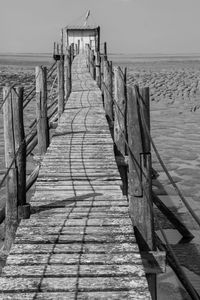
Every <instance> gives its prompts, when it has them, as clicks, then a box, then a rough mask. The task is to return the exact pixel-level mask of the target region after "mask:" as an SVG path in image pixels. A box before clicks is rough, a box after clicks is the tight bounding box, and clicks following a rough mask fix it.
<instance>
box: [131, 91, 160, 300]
mask: <svg viewBox="0 0 200 300" xmlns="http://www.w3.org/2000/svg"><path fill="white" fill-rule="evenodd" d="M127 92H128V100H127V124H128V126H127V127H128V144H129V149H128V152H129V173H128V182H129V183H128V198H129V209H130V215H131V219H132V222H133V225H134V227H135V228H136V229H137V231H138V232H139V234H140V235H141V237H142V239H143V240H144V241H145V243H146V244H147V246H148V248H149V249H150V250H155V249H156V246H155V237H154V222H153V211H152V209H153V208H152V206H153V205H152V195H151V190H152V183H151V169H152V167H151V153H150V141H149V138H148V135H147V132H146V129H147V128H148V130H149V131H150V128H149V127H150V126H149V124H150V117H149V115H150V112H149V90H148V89H143V90H141V91H139V88H137V89H135V88H131V87H129V88H128V89H127ZM147 280H148V283H149V288H150V291H151V296H152V299H154V300H155V299H157V288H156V275H155V274H148V275H147Z"/></svg>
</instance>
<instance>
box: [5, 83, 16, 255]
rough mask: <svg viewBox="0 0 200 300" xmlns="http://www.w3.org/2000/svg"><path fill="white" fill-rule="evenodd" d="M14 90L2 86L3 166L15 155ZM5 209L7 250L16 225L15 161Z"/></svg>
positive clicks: (8, 179) (8, 178) (9, 179)
mask: <svg viewBox="0 0 200 300" xmlns="http://www.w3.org/2000/svg"><path fill="white" fill-rule="evenodd" d="M13 94H14V92H13V90H12V89H11V88H10V87H4V88H3V101H5V103H4V105H3V120H4V143H5V166H6V169H8V168H9V166H10V165H11V163H12V161H13V159H14V157H15V152H16V151H15V139H14V122H13V100H12V96H13ZM6 191H7V199H6V211H5V216H6V219H5V242H4V248H5V249H6V250H9V249H10V247H11V245H12V242H13V240H14V236H15V231H16V228H17V225H18V213H17V165H16V161H15V163H14V164H13V166H12V168H11V169H10V171H9V173H8V176H7V178H6Z"/></svg>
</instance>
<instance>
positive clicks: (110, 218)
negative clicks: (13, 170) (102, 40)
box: [0, 54, 151, 300]
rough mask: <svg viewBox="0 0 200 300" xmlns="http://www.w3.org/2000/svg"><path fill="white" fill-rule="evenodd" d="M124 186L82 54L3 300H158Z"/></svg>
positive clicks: (2, 288)
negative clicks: (153, 296) (154, 299)
mask: <svg viewBox="0 0 200 300" xmlns="http://www.w3.org/2000/svg"><path fill="white" fill-rule="evenodd" d="M121 185H122V182H121V179H120V175H119V171H118V168H117V165H116V162H115V157H114V152H113V140H112V138H111V135H110V131H109V127H108V123H107V120H106V117H105V111H104V108H103V103H102V92H101V90H100V89H99V87H98V86H97V83H96V82H95V81H94V80H93V78H92V77H91V75H90V73H89V72H88V69H87V67H86V57H85V55H81V54H79V55H77V56H76V57H75V59H74V61H73V64H72V92H71V94H70V97H69V99H68V101H67V102H66V104H65V109H64V112H63V114H62V115H61V117H60V119H59V122H58V127H57V129H56V131H55V134H54V136H53V138H52V141H51V144H50V146H49V147H48V150H47V152H46V154H45V156H44V158H43V161H42V164H41V167H40V172H39V176H38V179H37V182H36V189H35V194H34V196H33V197H32V199H31V202H30V205H31V209H32V212H31V216H30V219H28V220H21V222H20V225H19V227H18V229H17V233H16V238H15V241H14V244H13V246H12V248H11V251H10V254H9V256H8V258H7V262H6V265H5V267H4V269H3V272H2V277H1V278H0V299H20V300H23V299H46V300H47V299H68V300H70V299H106V300H107V299H120V300H121V299H136V300H139V299H145V300H146V299H151V296H150V292H149V288H148V284H147V279H146V276H145V270H144V267H143V263H142V259H141V255H140V252H139V248H138V245H137V243H136V238H135V235H134V232H133V225H132V222H131V219H130V217H129V211H128V202H127V197H125V196H123V194H122V189H121Z"/></svg>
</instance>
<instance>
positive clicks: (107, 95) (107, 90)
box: [103, 60, 113, 127]
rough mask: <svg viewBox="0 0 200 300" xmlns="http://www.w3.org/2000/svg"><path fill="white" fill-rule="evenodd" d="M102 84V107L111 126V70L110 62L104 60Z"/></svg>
mask: <svg viewBox="0 0 200 300" xmlns="http://www.w3.org/2000/svg"><path fill="white" fill-rule="evenodd" d="M103 71H104V86H103V97H104V109H105V113H106V116H107V118H108V123H109V125H110V126H111V127H113V73H112V72H113V70H112V62H110V63H109V62H108V61H107V60H105V61H104V66H103Z"/></svg>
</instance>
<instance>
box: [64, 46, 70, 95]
mask: <svg viewBox="0 0 200 300" xmlns="http://www.w3.org/2000/svg"><path fill="white" fill-rule="evenodd" d="M71 64H72V61H71V46H70V47H69V48H67V49H66V53H65V62H64V69H65V98H66V101H67V99H68V98H69V95H70V93H71V89H72V77H71Z"/></svg>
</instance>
